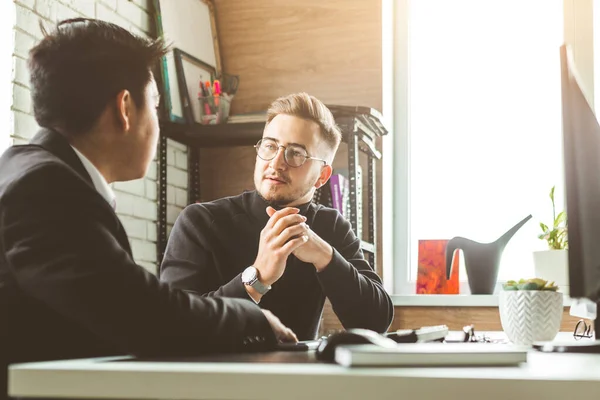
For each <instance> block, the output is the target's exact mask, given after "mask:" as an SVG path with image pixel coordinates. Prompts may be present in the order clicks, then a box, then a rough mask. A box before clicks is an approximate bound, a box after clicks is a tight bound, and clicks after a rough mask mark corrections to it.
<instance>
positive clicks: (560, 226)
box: [538, 186, 569, 250]
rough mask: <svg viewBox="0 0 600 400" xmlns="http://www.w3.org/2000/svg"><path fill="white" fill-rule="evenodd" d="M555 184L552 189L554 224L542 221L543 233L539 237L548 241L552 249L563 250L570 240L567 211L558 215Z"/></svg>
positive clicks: (567, 246) (566, 247)
mask: <svg viewBox="0 0 600 400" xmlns="http://www.w3.org/2000/svg"><path fill="white" fill-rule="evenodd" d="M554 188H555V187H554V186H552V189H551V190H550V200H551V201H552V221H553V222H552V226H551V227H548V226H547V225H546V224H544V223H543V222H540V228H542V233H541V234H540V235H538V238H540V239H542V240H545V241H546V242H548V248H549V249H551V250H562V249H568V248H569V240H568V238H567V213H566V212H565V211H561V212H559V213H558V215H556V206H555V204H554Z"/></svg>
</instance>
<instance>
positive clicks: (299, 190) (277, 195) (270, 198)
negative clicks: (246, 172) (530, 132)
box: [255, 178, 314, 208]
mask: <svg viewBox="0 0 600 400" xmlns="http://www.w3.org/2000/svg"><path fill="white" fill-rule="evenodd" d="M263 181H264V178H261V181H260V183H261V184H259V185H255V188H256V192H257V193H258V195H259V196H260V197H261V198H262V199H263V200H264V201H265V202H266V203H267V204H269V205H270V206H272V207H273V208H282V207H285V206H287V205H288V204H291V203H293V202H295V201H297V200H298V199H300V198H302V197H304V196H306V195H307V194H308V193H309V192H310V191H311V190H312V189H313V187H314V185H310V184H307V185H305V186H303V187H296V188H293V187H291V185H290V182H289V180H288V181H287V187H286V188H283V189H285V190H281V189H282V188H279V190H277V188H274V187H271V188H269V189H265V190H262V182H263ZM309 201H310V200H309Z"/></svg>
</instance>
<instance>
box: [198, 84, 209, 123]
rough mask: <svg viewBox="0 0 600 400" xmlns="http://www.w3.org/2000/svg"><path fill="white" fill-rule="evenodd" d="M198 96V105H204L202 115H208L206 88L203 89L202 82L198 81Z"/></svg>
mask: <svg viewBox="0 0 600 400" xmlns="http://www.w3.org/2000/svg"><path fill="white" fill-rule="evenodd" d="M198 96H199V97H200V99H201V100H200V102H201V104H200V106H201V107H202V106H204V115H210V114H211V112H210V106H209V105H208V98H207V97H206V90H205V89H204V83H203V82H202V81H200V91H199V92H198Z"/></svg>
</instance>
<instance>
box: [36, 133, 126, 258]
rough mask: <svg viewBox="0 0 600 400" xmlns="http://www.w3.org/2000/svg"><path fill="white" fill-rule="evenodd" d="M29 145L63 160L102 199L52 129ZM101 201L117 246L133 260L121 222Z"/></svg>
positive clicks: (70, 151)
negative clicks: (112, 224)
mask: <svg viewBox="0 0 600 400" xmlns="http://www.w3.org/2000/svg"><path fill="white" fill-rule="evenodd" d="M30 143H31V144H34V145H38V146H40V147H43V148H44V149H46V150H48V151H49V152H50V153H52V154H54V155H55V156H56V157H58V158H60V159H61V160H63V161H64V162H65V163H66V164H68V165H69V166H70V167H71V168H73V170H75V172H77V174H78V175H79V176H81V178H83V180H84V181H85V182H87V184H88V185H89V186H90V188H91V189H92V190H93V191H94V192H95V193H96V195H98V196H100V197H102V196H101V195H100V193H98V191H97V190H96V188H95V187H94V182H93V181H92V178H91V177H90V174H88V172H87V171H86V169H85V167H84V166H83V164H82V163H81V160H80V159H79V157H77V154H75V152H74V151H73V149H72V148H71V145H70V144H69V142H68V141H67V139H66V138H65V137H64V136H63V135H61V134H60V133H58V132H56V131H54V130H52V129H46V128H42V129H40V131H39V132H38V133H37V134H36V135H35V136H34V137H33V139H32V140H31V142H30ZM102 200H103V201H102V204H104V206H105V207H108V208H109V209H110V211H111V213H112V215H113V216H114V222H115V223H116V228H117V229H116V238H117V240H118V241H119V244H121V246H122V247H123V248H124V249H125V250H126V251H127V252H128V253H129V255H130V256H131V257H132V258H133V255H132V253H131V247H130V245H129V239H128V238H127V233H126V232H125V228H124V227H123V224H121V220H120V219H119V217H118V216H117V214H116V213H115V211H114V210H113V209H112V207H111V206H110V205H109V204H108V203H107V202H106V201H105V200H104V198H103V199H102Z"/></svg>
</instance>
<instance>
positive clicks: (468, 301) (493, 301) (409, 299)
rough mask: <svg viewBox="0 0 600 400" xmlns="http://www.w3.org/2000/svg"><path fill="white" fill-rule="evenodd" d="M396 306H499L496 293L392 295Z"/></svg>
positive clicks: (566, 298)
mask: <svg viewBox="0 0 600 400" xmlns="http://www.w3.org/2000/svg"><path fill="white" fill-rule="evenodd" d="M391 297H392V302H393V303H394V306H409V307H411V306H416V307H498V295H496V294H480V295H472V294H419V295H417V294H411V295H392V296H391ZM570 305H571V298H570V297H569V296H566V295H565V296H564V306H565V307H568V306H570Z"/></svg>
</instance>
